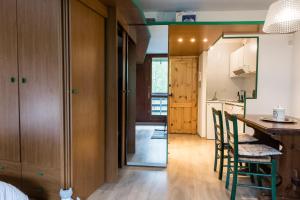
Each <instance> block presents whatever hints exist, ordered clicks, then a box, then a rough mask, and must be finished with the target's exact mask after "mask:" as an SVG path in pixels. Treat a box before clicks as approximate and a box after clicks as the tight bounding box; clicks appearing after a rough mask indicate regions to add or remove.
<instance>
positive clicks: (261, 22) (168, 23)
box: [147, 21, 265, 26]
mask: <svg viewBox="0 0 300 200" xmlns="http://www.w3.org/2000/svg"><path fill="white" fill-rule="evenodd" d="M264 23H265V21H208V22H207V21H206V22H205V21H203V22H170V21H161V22H148V23H147V25H148V26H155V25H257V24H264Z"/></svg>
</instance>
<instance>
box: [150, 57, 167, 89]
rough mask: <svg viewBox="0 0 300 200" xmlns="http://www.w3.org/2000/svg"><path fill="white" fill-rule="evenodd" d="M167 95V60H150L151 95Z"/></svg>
mask: <svg viewBox="0 0 300 200" xmlns="http://www.w3.org/2000/svg"><path fill="white" fill-rule="evenodd" d="M167 93H168V58H152V94H167Z"/></svg>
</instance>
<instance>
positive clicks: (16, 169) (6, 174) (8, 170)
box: [0, 161, 21, 188]
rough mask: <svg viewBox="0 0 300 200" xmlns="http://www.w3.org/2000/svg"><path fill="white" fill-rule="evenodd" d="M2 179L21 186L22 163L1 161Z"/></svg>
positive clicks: (0, 172) (0, 173) (0, 178)
mask: <svg viewBox="0 0 300 200" xmlns="http://www.w3.org/2000/svg"><path fill="white" fill-rule="evenodd" d="M0 180H1V181H4V182H6V183H10V184H12V185H14V186H16V187H18V188H20V187H21V163H17V162H9V161H0Z"/></svg>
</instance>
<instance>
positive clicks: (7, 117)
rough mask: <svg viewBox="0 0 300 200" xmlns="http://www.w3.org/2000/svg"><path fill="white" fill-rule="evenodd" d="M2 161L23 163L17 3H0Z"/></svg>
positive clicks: (4, 1)
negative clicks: (21, 151)
mask: <svg viewBox="0 0 300 200" xmlns="http://www.w3.org/2000/svg"><path fill="white" fill-rule="evenodd" d="M0 24H1V31H0V91H1V96H0V124H1V126H0V160H6V161H12V162H20V138H19V103H18V98H19V97H18V62H17V16H16V0H0Z"/></svg>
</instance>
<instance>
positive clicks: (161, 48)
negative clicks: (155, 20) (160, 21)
mask: <svg viewBox="0 0 300 200" xmlns="http://www.w3.org/2000/svg"><path fill="white" fill-rule="evenodd" d="M149 31H150V35H151V38H150V42H149V45H148V49H147V54H167V53H168V48H169V47H168V45H169V43H168V42H169V41H168V39H169V28H168V26H149Z"/></svg>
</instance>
